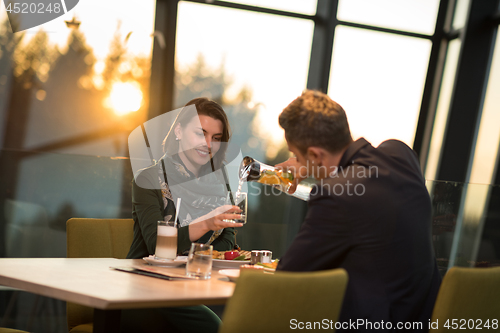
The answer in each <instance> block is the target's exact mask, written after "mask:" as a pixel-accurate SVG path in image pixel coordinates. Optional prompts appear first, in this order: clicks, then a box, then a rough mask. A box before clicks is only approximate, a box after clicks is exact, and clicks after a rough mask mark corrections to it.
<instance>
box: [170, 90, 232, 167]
mask: <svg viewBox="0 0 500 333" xmlns="http://www.w3.org/2000/svg"><path fill="white" fill-rule="evenodd" d="M188 105H194V106H195V107H196V111H197V113H198V115H199V116H200V115H205V116H209V117H211V118H214V119H217V120H220V121H221V122H222V127H223V128H222V137H221V147H220V149H219V151H218V152H217V153H216V154H215V155H214V156H212V159H211V161H210V162H209V163H212V165H213V167H214V168H215V169H219V168H221V167H222V164H223V162H224V160H225V158H226V150H227V145H228V143H229V139H230V138H231V128H230V126H229V121H228V119H227V115H226V112H224V110H223V109H222V107H221V106H220V105H219V104H217V103H216V102H214V101H211V100H209V99H208V98H205V97H199V98H195V99H192V100H190V101H189V102H187V103H186V105H185V107H186V106H188ZM185 111H186V110H184V109H183V110H181V112H179V114H178V115H177V118H176V119H175V121H174V123H173V124H172V127H170V130H169V131H168V134H167V136H166V137H165V139H164V140H163V152H165V153H167V155H170V156H172V155H174V154H177V153H178V151H179V141H176V140H175V138H176V136H175V127H176V126H177V124H181V127H184V126H186V125H187V124H188V123H189V122H190V121H191V119H192V118H193V114H192V113H190V112H185Z"/></svg>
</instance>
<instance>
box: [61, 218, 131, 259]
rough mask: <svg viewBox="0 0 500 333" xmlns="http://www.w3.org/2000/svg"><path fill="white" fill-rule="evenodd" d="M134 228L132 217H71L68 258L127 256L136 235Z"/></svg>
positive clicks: (123, 257) (69, 221) (68, 229)
mask: <svg viewBox="0 0 500 333" xmlns="http://www.w3.org/2000/svg"><path fill="white" fill-rule="evenodd" d="M133 228H134V220H132V219H85V218H72V219H69V220H68V221H67V222H66V244H67V257H68V258H117V259H125V257H126V256H127V253H128V251H129V249H130V245H131V244H132V239H133V238H134V229H133Z"/></svg>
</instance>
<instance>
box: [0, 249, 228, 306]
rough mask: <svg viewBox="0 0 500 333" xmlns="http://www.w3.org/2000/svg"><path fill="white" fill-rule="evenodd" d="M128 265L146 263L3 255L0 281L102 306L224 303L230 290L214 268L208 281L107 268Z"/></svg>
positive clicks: (0, 266) (52, 295) (182, 270)
mask: <svg viewBox="0 0 500 333" xmlns="http://www.w3.org/2000/svg"><path fill="white" fill-rule="evenodd" d="M132 265H146V264H145V262H144V261H143V260H141V259H112V258H91V259H90V258H89V259H77V258H26V259H24V258H2V259H0V285H4V286H8V287H14V288H19V289H22V290H25V291H28V292H31V293H34V294H38V295H43V296H48V297H52V298H56V299H60V300H63V301H69V302H73V303H78V304H81V305H86V306H90V307H94V308H98V309H103V310H111V309H132V308H152V307H169V306H189V305H200V304H207V305H213V304H224V303H225V302H226V301H227V299H228V298H229V297H231V295H232V294H233V291H234V283H232V282H229V281H228V279H227V277H224V276H222V275H220V274H219V273H218V271H217V270H213V272H212V278H211V279H209V280H179V281H168V280H163V279H158V278H154V277H147V276H141V275H137V274H131V273H126V272H120V271H117V270H114V269H111V268H110V267H117V266H132ZM168 269H169V270H170V271H171V272H172V273H177V274H184V272H185V268H184V267H176V268H168Z"/></svg>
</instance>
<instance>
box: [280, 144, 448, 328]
mask: <svg viewBox="0 0 500 333" xmlns="http://www.w3.org/2000/svg"><path fill="white" fill-rule="evenodd" d="M337 267H342V268H344V269H345V270H346V271H347V273H348V274H349V282H348V286H347V290H346V294H345V298H344V303H343V306H342V310H341V314H340V318H339V322H349V320H351V322H353V321H356V320H358V319H364V320H367V321H370V322H372V323H375V322H378V323H380V322H381V321H382V320H383V321H384V323H387V322H388V321H389V322H391V323H392V325H393V327H392V328H393V329H396V325H397V323H398V322H402V323H403V324H404V323H406V322H408V323H411V322H417V321H419V322H421V323H422V327H423V330H422V331H427V330H428V320H429V319H430V317H431V314H432V309H433V306H434V301H435V299H436V296H437V292H438V289H439V284H440V281H441V278H440V276H439V273H438V270H437V265H436V260H435V257H434V251H433V248H432V241H431V203H430V198H429V194H428V192H427V189H426V187H425V180H424V178H423V176H422V172H421V170H420V166H419V162H418V159H417V156H416V154H415V153H414V152H413V151H412V150H411V149H410V148H409V147H408V146H407V145H405V144H404V143H403V142H400V141H397V140H389V141H385V142H383V143H382V144H380V146H379V147H378V148H374V147H373V146H372V145H371V144H370V143H369V142H367V141H366V140H365V139H359V140H357V141H355V142H353V143H352V144H351V145H350V146H349V147H348V149H347V150H346V151H345V153H344V155H343V156H342V159H341V161H340V165H339V169H338V173H337V174H336V175H335V176H333V177H330V178H328V179H326V180H325V181H324V182H323V185H322V186H320V185H316V186H315V187H313V189H312V191H311V198H310V200H309V209H308V213H307V216H306V219H305V221H304V223H303V225H302V227H301V229H300V231H299V233H298V235H297V237H296V238H295V239H294V241H293V243H292V245H291V246H290V248H289V249H288V250H287V252H286V253H285V255H284V256H283V257H282V258H281V260H280V262H279V265H278V270H284V271H316V270H325V269H332V268H337ZM311 301H314V300H311ZM365 323H366V322H365ZM344 327H347V325H346V324H344ZM353 327H354V326H352V325H351V326H350V328H351V329H352V328H353ZM386 327H387V325H386ZM356 328H357V329H358V330H359V331H363V330H369V328H370V326H369V325H365V324H363V325H361V326H358V327H356ZM367 328H368V329H367ZM374 331H376V332H380V331H383V330H381V329H377V330H374ZM415 331H420V330H415Z"/></svg>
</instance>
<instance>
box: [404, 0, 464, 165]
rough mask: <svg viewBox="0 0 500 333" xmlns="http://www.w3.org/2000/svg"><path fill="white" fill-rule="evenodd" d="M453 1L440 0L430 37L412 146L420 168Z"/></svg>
mask: <svg viewBox="0 0 500 333" xmlns="http://www.w3.org/2000/svg"><path fill="white" fill-rule="evenodd" d="M455 3H456V0H441V1H440V3H439V9H438V15H437V18H436V27H435V29H434V34H433V36H432V39H431V41H432V47H431V53H430V56H429V65H428V67H427V75H426V78H425V83H424V91H423V94H422V102H421V105H420V113H419V116H418V121H417V129H416V131H415V139H414V141H413V149H414V150H415V152H416V153H417V154H418V155H419V156H420V164H421V167H422V170H424V169H425V165H426V163H427V157H428V153H429V145H430V141H431V135H432V128H433V126H434V118H435V116H436V109H437V102H438V96H439V91H440V89H441V82H442V78H443V73H444V67H445V66H444V65H445V61H446V53H447V51H448V42H449V40H448V39H447V38H446V31H447V30H448V29H449V27H450V26H451V22H452V17H453V12H454V8H455Z"/></svg>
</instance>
